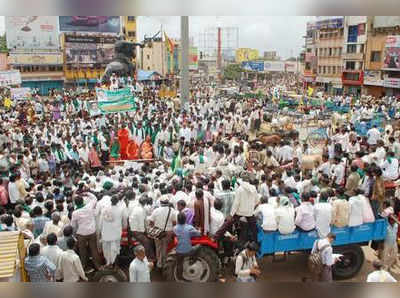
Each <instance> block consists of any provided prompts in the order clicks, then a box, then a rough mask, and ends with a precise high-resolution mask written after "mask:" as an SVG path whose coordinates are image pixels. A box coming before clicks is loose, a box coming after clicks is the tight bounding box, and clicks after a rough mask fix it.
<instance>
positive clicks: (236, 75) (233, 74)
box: [224, 64, 243, 80]
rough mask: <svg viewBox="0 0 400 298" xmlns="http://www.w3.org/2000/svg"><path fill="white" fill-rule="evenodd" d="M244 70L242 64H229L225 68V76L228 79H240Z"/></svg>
mask: <svg viewBox="0 0 400 298" xmlns="http://www.w3.org/2000/svg"><path fill="white" fill-rule="evenodd" d="M242 71H243V69H242V67H241V66H240V64H229V65H228V66H227V67H225V68H224V78H225V79H227V80H240V78H241V73H242Z"/></svg>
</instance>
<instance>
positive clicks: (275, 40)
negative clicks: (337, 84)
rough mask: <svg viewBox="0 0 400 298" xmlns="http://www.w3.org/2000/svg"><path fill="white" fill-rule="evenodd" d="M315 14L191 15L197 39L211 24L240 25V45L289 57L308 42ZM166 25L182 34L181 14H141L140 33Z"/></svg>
mask: <svg viewBox="0 0 400 298" xmlns="http://www.w3.org/2000/svg"><path fill="white" fill-rule="evenodd" d="M314 18H315V17H310V16H305V17H302V16H284V17H274V16H272V17H270V16H268V17H263V16H252V17H250V16H240V17H236V16H221V17H212V16H193V17H189V32H190V36H191V37H193V38H194V41H195V42H196V40H197V38H196V37H197V36H199V33H202V32H203V31H204V29H206V28H207V27H208V26H221V27H224V26H227V27H232V26H233V27H238V28H239V47H243V48H256V49H258V50H259V51H260V55H262V53H263V51H268V50H276V51H277V52H278V55H280V56H281V57H283V58H288V57H290V56H292V55H298V54H299V53H300V51H301V49H302V46H303V45H304V38H303V36H304V34H305V33H306V23H307V22H308V21H312V20H313V19H314ZM161 25H162V26H163V29H164V30H165V31H166V32H167V34H168V35H170V36H171V37H175V38H179V34H180V17H172V16H167V17H162V16H159V17H157V16H152V17H139V19H138V37H139V38H140V39H143V36H144V34H147V35H148V36H150V35H151V34H153V35H154V34H155V33H157V32H158V31H159V30H160V27H161Z"/></svg>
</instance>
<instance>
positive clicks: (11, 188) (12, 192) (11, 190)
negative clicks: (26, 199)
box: [8, 174, 22, 205]
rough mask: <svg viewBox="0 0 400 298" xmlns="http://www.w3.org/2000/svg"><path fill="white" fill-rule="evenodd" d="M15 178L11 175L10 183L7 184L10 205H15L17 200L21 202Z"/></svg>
mask: <svg viewBox="0 0 400 298" xmlns="http://www.w3.org/2000/svg"><path fill="white" fill-rule="evenodd" d="M16 179H17V176H16V175H15V174H12V175H11V176H10V181H9V183H8V195H9V199H10V204H13V205H14V204H16V203H17V201H18V200H21V199H22V198H21V194H20V192H19V190H18V186H17V183H16Z"/></svg>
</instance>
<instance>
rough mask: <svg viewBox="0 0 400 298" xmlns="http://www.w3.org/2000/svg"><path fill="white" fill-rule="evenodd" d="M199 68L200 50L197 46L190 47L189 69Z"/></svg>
mask: <svg viewBox="0 0 400 298" xmlns="http://www.w3.org/2000/svg"><path fill="white" fill-rule="evenodd" d="M198 68H199V58H198V50H197V48H195V47H190V48H189V70H197V69H198Z"/></svg>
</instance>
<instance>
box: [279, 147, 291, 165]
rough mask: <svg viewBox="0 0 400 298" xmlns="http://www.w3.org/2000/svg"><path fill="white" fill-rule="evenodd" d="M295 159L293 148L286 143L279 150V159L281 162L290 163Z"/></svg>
mask: <svg viewBox="0 0 400 298" xmlns="http://www.w3.org/2000/svg"><path fill="white" fill-rule="evenodd" d="M292 160H293V148H292V147H291V146H290V145H289V143H286V144H285V145H284V146H283V147H282V148H281V149H280V151H279V161H280V162H281V163H288V162H291V161H292Z"/></svg>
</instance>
